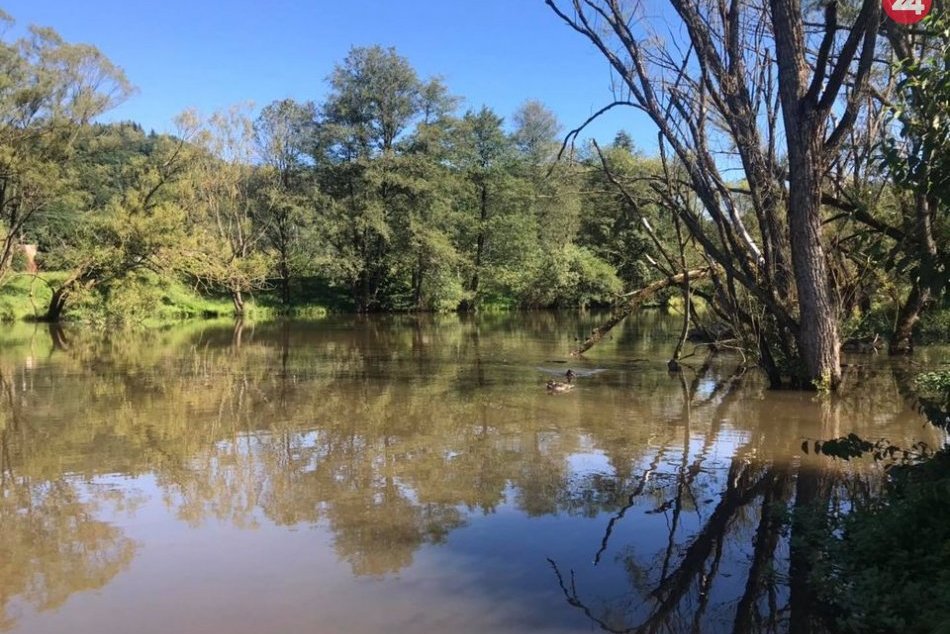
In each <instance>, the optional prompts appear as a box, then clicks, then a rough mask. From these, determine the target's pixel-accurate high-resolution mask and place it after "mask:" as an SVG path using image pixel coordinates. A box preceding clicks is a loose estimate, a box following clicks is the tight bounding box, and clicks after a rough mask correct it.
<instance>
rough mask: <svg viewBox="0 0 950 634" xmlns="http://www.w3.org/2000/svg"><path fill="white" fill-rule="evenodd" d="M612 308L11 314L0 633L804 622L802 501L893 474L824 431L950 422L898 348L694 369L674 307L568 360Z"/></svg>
mask: <svg viewBox="0 0 950 634" xmlns="http://www.w3.org/2000/svg"><path fill="white" fill-rule="evenodd" d="M594 325H596V319H595V318H594V317H592V316H590V315H587V314H564V313H544V312H538V313H501V314H486V315H481V316H478V317H466V316H456V315H447V316H439V317H431V316H425V317H419V318H416V317H411V316H399V317H392V316H390V317H374V318H355V317H332V318H328V319H325V320H321V321H317V322H309V323H308V322H287V323H264V324H237V325H235V324H231V323H214V322H204V323H191V324H185V325H182V326H177V327H175V328H169V329H164V330H155V331H146V332H106V333H102V332H95V331H92V330H86V329H83V328H80V327H74V328H67V329H65V330H59V329H48V328H47V327H46V326H34V325H22V324H21V325H17V326H5V327H4V330H3V331H2V334H0V631H3V632H14V633H28V634H37V633H43V634H59V633H62V634H67V633H68V634H87V633H88V634H110V633H122V634H125V633H134V634H153V633H154V634H159V633H161V634H167V633H171V632H174V633H176V634H187V633H221V634H245V633H246V634H252V633H254V634H257V633H260V632H274V633H277V634H295V633H304V632H306V633H308V634H314V633H316V634H321V633H330V632H347V633H361V632H367V633H368V632H389V633H396V634H400V633H413V634H417V633H423V632H454V633H465V632H472V633H476V632H477V633H495V632H512V633H513V632H552V633H568V632H590V631H592V630H601V629H604V630H608V631H648V632H652V631H671V632H680V631H701V632H720V631H737V632H752V631H763V632H769V631H775V632H783V631H787V630H788V629H789V627H790V623H792V622H793V621H794V619H796V618H803V617H802V616H801V614H802V612H801V611H802V610H806V611H807V610H808V606H807V597H806V599H802V598H801V597H802V596H803V593H804V592H805V591H804V590H802V589H801V580H802V574H803V571H802V570H800V566H798V567H796V564H795V563H794V562H795V556H796V555H795V552H794V549H793V548H792V544H793V541H792V540H790V533H791V532H792V531H791V530H790V528H789V526H790V525H789V523H788V521H787V518H788V516H789V513H791V512H793V511H794V510H795V509H796V508H799V507H801V506H803V505H805V504H808V503H813V502H814V501H816V500H818V501H820V502H821V503H823V504H831V505H837V506H839V507H840V508H842V509H844V510H846V508H847V506H848V504H849V494H850V492H853V491H856V490H859V489H860V490H866V489H867V488H868V487H872V488H873V486H874V483H875V482H876V479H877V478H879V477H880V474H881V472H882V469H883V465H881V464H876V463H874V462H873V461H871V460H853V461H849V462H843V461H835V460H832V459H831V458H828V457H816V456H814V455H813V452H809V453H807V454H806V453H804V452H803V451H802V443H803V441H805V440H813V439H825V438H832V437H837V436H841V435H845V434H847V433H849V432H856V433H858V434H860V435H862V436H864V437H867V438H869V439H872V440H876V439H878V438H882V437H884V438H888V439H889V440H890V441H892V442H894V443H895V444H898V445H901V446H910V445H911V444H913V443H914V442H916V441H925V442H927V443H928V444H930V445H931V446H934V445H937V444H939V443H940V442H942V440H943V437H942V436H941V435H940V434H939V433H938V432H937V431H936V430H934V429H933V428H931V427H929V426H927V425H926V424H925V423H924V421H923V419H922V418H920V417H919V416H918V415H917V414H916V413H915V412H914V411H913V410H912V409H911V408H910V407H909V406H908V405H907V404H906V403H905V401H904V399H903V398H902V396H901V394H900V392H899V390H898V383H897V380H896V379H895V372H894V370H895V366H894V365H893V364H894V363H895V362H893V361H891V360H889V359H887V358H886V356H875V355H860V356H854V357H851V358H849V359H848V362H849V366H848V368H847V372H846V382H847V383H846V385H847V392H846V394H845V396H844V397H842V398H832V397H828V396H822V395H819V394H814V393H804V392H793V391H786V392H774V391H768V390H767V389H766V385H765V382H764V381H763V379H762V377H761V376H759V375H758V373H757V372H756V371H755V370H748V371H744V372H743V371H742V369H741V363H742V359H741V357H740V356H737V355H736V354H722V355H719V356H717V357H714V358H707V357H706V355H705V353H704V350H703V349H702V348H698V349H695V354H694V355H692V356H690V357H689V358H687V359H686V360H685V363H686V364H687V365H686V367H685V370H684V372H683V373H682V374H670V373H668V371H667V368H666V361H667V359H668V358H669V354H670V351H671V350H672V347H673V344H674V339H675V336H676V333H677V326H676V323H675V322H673V321H671V320H670V319H668V318H665V317H663V316H661V315H658V314H656V313H651V312H644V313H641V314H640V315H639V316H637V317H633V318H631V319H629V320H628V321H627V322H625V323H624V324H622V325H621V326H620V327H618V328H617V329H616V330H615V333H614V334H613V336H612V337H611V338H610V339H608V340H607V341H605V342H603V343H602V344H601V345H600V346H598V347H597V348H594V349H593V350H591V351H590V353H589V354H588V355H587V357H585V358H584V359H571V358H570V357H568V356H567V354H566V352H567V351H568V350H569V349H570V348H571V345H572V344H573V343H574V341H575V338H580V339H583V338H584V336H586V335H587V334H589V332H590V330H591V328H592V327H593V326H594ZM686 349H687V352H693V351H694V347H693V345H691V344H689V345H687V348H686ZM928 355H929V356H928ZM938 357H939V355H937V354H936V352H930V351H927V350H926V349H921V350H920V351H919V354H918V355H917V357H916V358H915V360H914V363H917V364H921V365H922V366H925V365H926V364H927V363H928V361H932V360H935V359H937V358H938ZM569 367H570V368H572V369H574V370H575V371H577V372H578V374H579V377H578V379H577V381H576V387H575V388H574V389H573V390H571V391H569V392H566V393H563V394H551V393H549V392H548V390H546V389H545V382H546V381H547V380H550V379H552V378H555V379H556V380H557V379H559V376H560V375H563V373H564V372H565V371H566V369H567V368H569ZM637 628H640V630H638V629H637Z"/></svg>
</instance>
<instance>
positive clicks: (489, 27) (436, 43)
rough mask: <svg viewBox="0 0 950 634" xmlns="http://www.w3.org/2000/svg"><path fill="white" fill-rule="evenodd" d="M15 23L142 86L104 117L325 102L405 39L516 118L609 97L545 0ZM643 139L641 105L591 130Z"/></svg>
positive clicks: (407, 52)
mask: <svg viewBox="0 0 950 634" xmlns="http://www.w3.org/2000/svg"><path fill="white" fill-rule="evenodd" d="M2 7H3V9H4V10H5V11H7V12H8V13H9V14H11V15H12V16H13V18H14V19H15V20H16V21H17V27H18V28H20V27H25V26H26V25H27V24H39V25H43V26H51V27H53V28H55V29H56V30H57V31H59V33H60V34H61V35H62V36H63V37H65V38H66V39H67V40H68V41H71V42H86V43H90V44H94V45H96V46H97V47H99V48H100V49H101V50H102V51H103V52H104V53H105V54H106V55H107V56H108V57H109V58H110V59H111V60H112V61H113V62H114V63H116V64H118V65H119V66H121V67H122V68H123V69H125V71H126V74H127V75H128V76H129V79H130V80H131V81H132V82H133V83H134V84H135V85H136V86H137V87H138V90H139V92H138V94H137V95H136V96H134V97H133V98H132V99H130V100H129V101H128V102H127V103H125V104H123V105H122V106H120V107H119V108H117V109H116V110H114V111H113V112H112V113H110V114H109V115H108V116H107V117H106V119H107V120H116V119H132V120H135V121H138V122H140V123H142V124H143V125H144V126H145V128H146V129H149V128H153V129H156V130H159V131H162V130H171V129H172V124H171V121H172V118H173V117H174V116H175V115H176V114H177V113H178V112H180V111H182V110H184V109H185V108H188V107H197V108H198V109H199V110H201V111H203V112H210V111H212V110H215V109H218V108H223V107H226V106H228V105H231V104H234V103H239V102H247V101H252V102H254V103H255V104H256V106H257V107H261V106H263V105H266V104H267V103H269V102H270V101H273V100H275V99H282V98H286V97H290V98H294V99H300V100H306V99H313V100H316V101H320V100H322V98H323V97H324V96H325V94H326V83H325V81H324V80H325V78H326V77H327V75H329V73H330V71H331V69H332V68H333V65H334V64H335V63H337V62H339V61H340V60H342V59H343V57H344V56H345V55H346V53H347V51H348V50H349V48H350V47H351V46H364V45H371V44H381V45H384V46H393V47H395V48H396V49H397V51H398V52H399V53H400V54H401V55H403V56H405V57H407V58H408V59H409V61H410V62H411V63H412V65H413V66H414V67H415V69H416V70H417V72H418V73H419V74H420V76H423V77H427V76H431V75H441V76H443V77H444V78H445V80H446V83H447V84H448V86H449V88H450V89H451V90H452V92H453V93H455V94H457V95H459V96H461V97H463V98H464V99H465V101H464V102H463V109H464V108H467V107H475V108H477V107H480V106H481V105H482V104H487V105H489V106H491V107H492V108H494V109H495V110H496V111H497V112H498V113H499V114H501V115H502V116H505V117H510V115H511V114H512V112H514V110H515V109H516V108H517V107H518V105H519V104H520V103H522V102H523V101H525V100H526V99H539V100H541V101H542V102H544V103H545V104H546V105H547V106H548V107H549V108H551V109H552V110H553V111H554V112H556V113H557V115H558V117H559V118H560V120H561V122H562V124H563V125H564V126H565V129H569V128H572V127H575V126H576V125H579V124H580V123H581V122H582V121H583V120H584V119H586V118H587V116H589V115H590V114H591V113H592V112H594V111H595V110H597V109H598V108H599V107H601V106H603V105H604V104H606V103H609V101H610V99H611V93H610V75H609V72H608V68H607V64H606V62H605V60H604V59H603V58H602V57H601V56H600V55H599V53H597V52H596V51H595V50H594V49H593V47H592V46H591V45H590V44H589V43H588V42H587V41H586V40H584V39H583V38H581V37H580V36H579V35H578V34H576V33H574V32H573V31H571V30H569V29H568V28H567V27H566V26H565V25H564V24H562V23H561V22H560V21H559V20H558V19H557V17H556V16H555V15H554V14H553V13H552V12H551V11H550V9H548V8H547V7H546V6H545V5H544V3H543V2H542V0H310V1H309V2H305V1H303V0H270V1H262V0H258V1H253V0H232V1H230V2H223V1H220V0H191V1H190V2H186V1H183V0H165V1H162V2H158V1H157V0H84V1H83V2H76V1H75V0H69V1H67V0H7V1H6V2H3V4H2ZM621 127H623V128H626V129H627V130H628V131H630V132H631V134H632V136H633V137H634V139H635V141H636V142H637V143H638V145H640V146H641V147H644V148H652V147H654V146H655V141H654V139H655V130H654V128H653V127H652V126H651V125H649V124H648V123H646V122H644V120H643V117H642V116H641V115H639V114H638V113H636V112H634V111H632V110H629V109H626V110H624V111H622V112H618V113H616V114H613V113H611V114H610V115H609V116H608V117H605V118H604V119H603V120H602V121H600V122H599V123H598V124H596V125H595V126H591V128H589V130H590V134H589V135H586V136H594V137H596V138H597V139H598V140H603V141H609V140H610V139H612V138H613V135H614V133H615V132H616V130H618V129H619V128H621Z"/></svg>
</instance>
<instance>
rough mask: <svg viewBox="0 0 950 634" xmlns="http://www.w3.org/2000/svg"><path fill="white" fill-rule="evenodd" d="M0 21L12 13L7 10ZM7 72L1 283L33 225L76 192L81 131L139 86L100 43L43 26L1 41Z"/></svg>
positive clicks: (1, 66) (0, 100) (0, 94)
mask: <svg viewBox="0 0 950 634" xmlns="http://www.w3.org/2000/svg"><path fill="white" fill-rule="evenodd" d="M0 23H2V24H3V25H9V24H11V23H12V19H11V18H10V17H9V16H8V15H7V14H5V13H3V12H2V11H0ZM0 77H3V81H2V82H0V282H2V280H3V278H4V277H5V276H6V275H7V273H9V270H10V265H11V262H12V259H13V256H14V254H15V252H16V249H17V247H18V245H19V244H20V242H21V241H22V240H23V239H25V235H24V232H25V230H26V228H27V226H28V224H30V223H32V224H33V225H34V226H35V223H37V222H38V218H37V216H39V215H40V214H43V213H45V212H47V211H49V210H50V209H52V208H54V207H55V204H56V201H57V200H59V199H61V198H63V197H64V196H69V195H70V192H71V190H72V188H73V187H74V185H75V174H73V173H72V171H71V169H70V168H71V163H72V160H73V158H74V155H75V141H76V138H77V137H78V136H79V134H80V132H81V131H82V130H83V128H84V126H85V125H86V124H88V123H89V122H90V121H91V120H92V119H93V118H94V117H96V116H98V115H100V114H102V113H103V112H105V111H107V110H109V109H110V108H112V107H114V106H115V105H117V104H119V103H121V102H122V101H123V100H124V99H125V98H126V97H128V96H129V95H130V94H131V92H132V87H131V85H130V84H129V82H128V80H127V79H126V78H125V75H124V74H123V73H122V71H121V70H120V69H119V68H117V67H116V66H114V65H113V64H112V63H111V62H110V61H109V60H108V59H106V58H105V56H104V55H103V54H102V53H101V52H99V50H98V49H96V48H95V47H93V46H89V45H86V44H69V43H67V42H65V41H64V40H63V39H62V38H61V37H60V36H59V35H58V34H57V33H56V32H55V31H53V30H52V29H46V28H38V27H30V29H29V33H28V35H27V36H26V37H24V38H22V39H19V40H17V41H15V42H7V41H2V40H0Z"/></svg>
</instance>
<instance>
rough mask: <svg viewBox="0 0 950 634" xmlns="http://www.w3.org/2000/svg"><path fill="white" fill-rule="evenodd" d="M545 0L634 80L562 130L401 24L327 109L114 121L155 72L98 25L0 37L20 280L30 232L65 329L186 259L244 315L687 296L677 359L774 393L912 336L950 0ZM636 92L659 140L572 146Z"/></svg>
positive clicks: (52, 309)
mask: <svg viewBox="0 0 950 634" xmlns="http://www.w3.org/2000/svg"><path fill="white" fill-rule="evenodd" d="M547 4H548V5H549V7H550V8H551V9H552V10H553V12H554V14H555V16H556V17H559V18H560V19H561V20H562V21H564V22H565V23H566V24H567V25H569V26H570V27H571V28H572V29H573V30H574V31H575V32H578V33H580V34H582V35H583V36H585V37H586V38H587V39H588V40H590V41H591V43H592V44H593V45H594V46H595V47H596V48H597V50H599V51H600V52H601V53H602V54H603V56H604V58H605V61H606V63H607V64H609V66H610V67H611V69H612V71H613V73H614V76H615V78H616V79H617V86H616V91H615V92H616V99H615V100H614V101H613V102H611V103H609V104H608V105H606V106H605V107H604V108H603V109H602V110H601V111H600V112H598V113H595V115H593V116H592V117H591V118H590V119H589V120H588V121H586V122H580V123H581V124H580V125H579V126H578V127H577V128H575V129H573V130H571V131H570V132H569V133H568V134H567V137H566V139H567V140H566V141H564V142H563V143H562V136H561V135H562V130H561V125H560V123H559V122H558V120H557V118H556V116H555V115H554V114H553V113H552V112H551V111H550V110H549V109H548V108H547V107H545V106H544V105H543V104H541V103H539V102H537V101H527V102H525V103H524V104H523V106H522V107H521V108H519V110H518V111H517V112H515V113H514V114H513V116H512V117H511V118H510V121H509V122H506V121H505V120H504V119H503V117H502V116H500V115H499V114H498V113H497V112H495V111H493V110H492V109H491V108H490V107H488V106H485V107H482V108H476V109H469V110H467V111H465V112H461V111H460V108H459V104H460V99H459V98H458V97H456V96H454V95H453V94H452V93H451V91H450V90H449V88H448V87H447V86H446V85H445V83H444V82H443V81H442V80H441V79H439V78H422V77H420V76H419V75H418V74H417V73H416V71H415V70H414V69H413V68H412V66H411V64H410V63H409V61H408V60H406V59H405V58H404V57H402V56H400V55H399V54H398V53H397V52H396V51H395V50H393V49H385V48H382V47H378V46H372V47H358V48H353V49H352V50H351V51H350V52H349V53H348V55H347V56H346V57H345V58H344V59H343V60H342V61H340V62H339V63H338V64H337V65H336V66H335V68H334V70H333V72H332V73H331V75H330V76H329V77H328V78H327V88H328V94H327V96H326V98H325V99H324V100H323V101H322V102H320V103H316V102H301V101H295V100H289V99H288V100H280V101H275V102H273V103H271V104H268V105H266V106H264V107H263V108H262V109H261V110H260V111H259V112H255V111H254V110H253V109H252V108H251V107H249V106H235V107H233V108H230V109H228V110H225V111H222V112H217V113H212V114H210V115H202V114H200V113H197V112H194V111H186V112H184V113H182V114H181V115H180V116H179V117H178V118H177V120H176V130H177V131H176V133H175V134H154V133H152V134H146V133H145V132H144V130H142V129H141V128H140V127H139V126H137V125H136V124H134V123H129V124H112V125H101V124H96V123H95V120H96V118H97V117H99V116H100V115H102V114H103V113H105V112H106V111H108V110H109V109H110V108H112V107H113V106H115V105H116V104H118V103H120V102H121V101H122V100H124V99H126V98H127V97H128V96H129V95H131V94H132V90H133V89H132V86H131V84H130V83H129V81H128V80H127V78H126V77H125V76H124V74H123V73H122V71H121V70H120V69H119V68H117V67H115V66H114V65H113V64H112V63H111V62H109V60H107V59H106V58H105V57H104V56H103V55H102V54H101V53H100V52H99V51H97V50H96V49H95V48H94V47H92V46H88V45H77V44H70V43H67V42H65V41H63V40H62V39H61V38H60V37H59V36H58V35H57V34H56V33H55V32H53V31H52V30H50V29H42V28H36V27H34V28H31V29H30V31H29V33H28V35H27V36H25V37H22V38H20V39H18V40H15V41H3V42H2V46H0V64H2V66H3V76H4V77H5V78H6V81H5V83H4V85H3V86H2V88H0V240H2V242H0V285H2V284H3V283H4V281H5V280H9V279H10V278H11V276H12V275H16V274H19V273H18V272H17V271H16V269H17V268H18V267H17V266H16V259H17V253H18V252H19V251H20V250H22V247H23V245H24V244H36V245H38V247H39V251H40V256H39V257H40V262H41V267H42V269H43V270H44V271H55V272H57V275H43V274H42V273H41V274H39V277H40V278H41V279H42V280H43V281H44V283H46V284H48V285H49V286H50V287H51V294H50V295H51V296H50V299H49V302H48V306H46V307H45V309H44V310H43V311H42V312H43V315H44V316H45V318H46V319H48V320H50V321H57V320H59V319H62V318H63V317H64V316H66V315H68V313H69V311H70V308H71V307H72V306H75V305H76V304H77V303H79V302H83V301H96V302H100V303H103V304H105V305H108V306H111V307H113V310H114V312H115V313H117V314H118V315H119V316H121V314H122V313H123V311H126V310H130V307H131V306H133V305H134V304H135V302H136V301H138V300H139V299H140V298H141V297H142V296H144V295H148V294H149V293H152V292H153V291H154V289H155V288H156V287H157V286H160V285H161V284H164V283H168V282H169V281H170V280H174V281H177V282H179V283H183V284H187V285H188V286H190V287H192V288H194V289H196V290H198V291H200V292H202V293H205V294H208V295H214V296H220V297H227V298H229V299H230V301H231V303H232V304H233V311H234V313H236V314H239V315H240V314H243V313H244V312H245V311H246V309H247V307H246V302H247V299H248V297H249V296H255V297H257V298H267V300H268V301H273V302H275V303H278V304H279V305H281V306H283V307H285V308H290V307H293V306H295V305H300V304H306V303H308V302H317V303H323V304H332V305H333V306H334V307H337V308H340V309H343V310H353V311H358V312H370V311H399V310H430V311H441V310H477V309H482V308H485V307H496V306H504V307H516V306H520V307H567V306H586V305H592V304H594V305H597V304H601V305H621V306H622V305H623V303H624V302H623V297H624V295H625V294H626V295H628V296H629V297H630V298H632V299H631V301H632V302H633V303H634V304H637V305H639V303H640V302H642V301H643V300H644V298H645V296H644V294H643V290H644V289H647V290H650V289H652V290H656V291H659V292H660V293H661V294H663V293H666V295H664V297H668V296H669V294H670V293H672V292H678V293H680V294H681V296H682V301H681V304H682V306H683V313H684V320H683V330H682V335H681V339H680V343H681V345H680V346H679V347H678V348H677V351H676V354H675V355H674V362H676V359H677V358H679V357H680V356H681V353H682V350H683V343H685V341H686V339H687V336H688V335H689V333H690V331H692V332H693V333H699V334H701V335H702V336H703V337H705V338H707V339H719V340H723V339H727V340H729V342H730V343H729V345H731V346H734V347H738V348H740V349H742V350H745V351H747V352H748V354H749V355H750V356H751V358H753V359H755V360H756V361H757V362H758V363H759V365H760V366H761V367H762V368H763V369H764V370H765V372H766V374H767V375H768V377H769V379H770V381H771V383H772V384H773V385H775V386H778V385H782V384H785V383H787V382H788V381H789V380H791V381H792V382H793V383H795V384H806V385H807V384H812V385H820V386H826V387H829V388H835V387H836V386H837V385H838V383H839V382H840V380H841V370H840V356H839V355H840V352H839V351H840V348H841V345H842V342H843V340H844V339H846V338H847V337H848V336H849V334H850V333H869V332H870V331H871V330H872V329H877V330H882V329H883V330H885V333H884V334H887V335H889V336H890V346H891V350H892V351H893V352H906V351H909V350H911V349H912V336H913V331H914V327H915V324H916V323H917V322H918V320H919V319H920V317H921V315H923V314H924V312H925V311H926V310H927V309H929V308H933V307H935V306H936V307H940V306H941V305H942V302H945V301H946V299H945V294H944V292H943V291H944V288H945V287H946V286H947V282H948V270H950V267H948V256H947V250H946V245H947V244H950V222H948V219H947V213H946V210H947V202H948V200H950V194H948V189H950V188H948V180H950V177H948V176H947V174H948V170H947V164H946V156H947V155H948V154H947V149H948V147H950V141H948V139H947V136H946V130H947V127H946V125H945V119H946V116H947V112H948V111H950V107H948V103H950V98H948V94H950V90H948V82H950V80H948V73H947V71H946V68H947V67H948V60H950V44H948V42H950V36H948V30H947V18H946V17H944V12H942V11H940V10H939V7H935V10H934V11H933V12H932V15H931V16H930V17H929V18H928V19H927V20H925V21H924V22H923V23H922V24H921V25H916V26H915V27H913V28H908V27H901V26H899V25H896V24H895V23H893V22H890V21H888V19H887V18H885V17H883V16H882V14H881V11H880V3H878V2H874V1H873V0H866V1H864V2H863V3H860V5H858V4H854V6H852V4H840V3H838V2H831V3H827V4H823V5H822V6H811V5H808V6H806V7H802V6H800V5H799V4H798V3H797V2H794V1H793V0H773V1H772V2H771V3H770V4H769V5H768V6H752V5H745V4H743V3H739V2H733V3H731V4H729V5H728V6H727V5H725V4H715V3H708V2H704V1H700V0H674V1H673V2H672V9H673V11H672V14H671V19H675V20H679V21H680V22H681V26H682V27H683V28H682V30H681V31H680V32H681V33H682V35H680V36H673V35H664V34H663V33H660V30H659V25H658V24H656V23H654V21H653V20H652V19H651V18H650V17H649V16H642V15H640V14H639V13H638V11H639V9H638V8H637V6H636V5H635V4H632V3H626V2H622V1H621V0H599V1H595V2H589V3H588V2H580V1H579V0H571V1H570V2H562V3H559V2H556V1H555V0H548V2H547ZM5 19H7V20H9V18H5ZM671 40H672V41H671ZM615 107H620V108H634V109H637V110H639V111H641V112H643V113H645V114H646V115H647V116H648V118H649V119H650V120H651V121H652V124H653V125H654V126H655V127H656V130H657V132H658V139H659V142H658V152H657V154H656V156H644V155H643V154H642V153H641V152H639V151H638V150H637V149H636V148H635V147H634V145H633V143H632V141H631V138H630V135H629V134H626V133H624V132H620V133H618V134H617V136H616V138H615V139H614V142H613V143H612V144H611V145H610V146H607V147H601V145H599V144H598V143H596V142H589V143H585V144H579V145H576V144H575V143H574V142H575V141H576V140H577V139H578V137H579V135H580V134H581V133H582V131H583V129H584V128H585V127H586V125H587V124H588V123H590V121H591V120H593V119H594V118H596V116H598V115H599V114H601V113H602V112H605V111H607V110H610V109H612V108H615ZM737 174H738V176H737ZM90 298H92V299H91V300H90ZM632 306H633V304H631V306H629V307H628V309H627V310H630V309H632ZM622 314H623V313H622V312H621V313H620V316H622ZM882 316H883V317H882ZM617 319H618V317H615V318H613V319H612V320H610V321H609V322H608V325H607V326H605V329H606V328H609V324H610V323H616V321H617ZM605 329H599V330H598V331H595V333H594V335H593V336H592V340H591V341H590V342H588V344H587V345H590V344H591V343H593V341H594V340H595V339H596V337H599V336H602V335H603V333H604V332H605ZM671 367H675V364H671Z"/></svg>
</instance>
